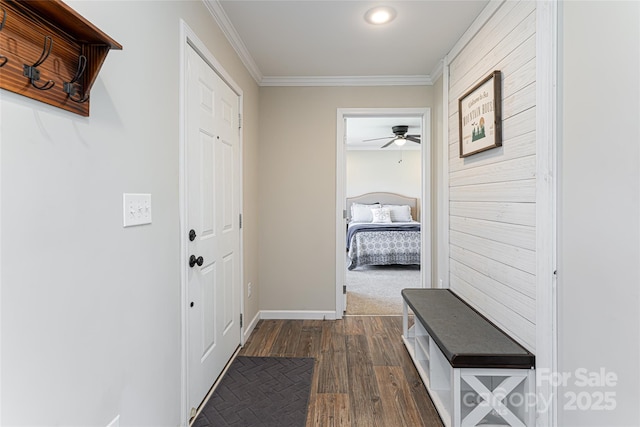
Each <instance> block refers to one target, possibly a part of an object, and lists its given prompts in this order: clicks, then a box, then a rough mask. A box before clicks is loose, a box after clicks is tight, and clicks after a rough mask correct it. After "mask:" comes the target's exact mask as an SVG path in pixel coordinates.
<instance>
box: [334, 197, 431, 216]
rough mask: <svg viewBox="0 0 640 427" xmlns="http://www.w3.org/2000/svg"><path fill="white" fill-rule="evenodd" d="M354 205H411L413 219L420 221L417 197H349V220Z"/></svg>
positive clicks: (347, 207)
mask: <svg viewBox="0 0 640 427" xmlns="http://www.w3.org/2000/svg"><path fill="white" fill-rule="evenodd" d="M353 203H362V204H367V205H368V204H373V203H382V204H383V205H409V206H410V207H411V217H413V219H414V220H416V221H420V210H419V207H420V204H419V203H418V199H417V198H415V197H407V196H403V195H402V194H395V193H384V192H381V193H366V194H362V195H360V196H355V197H347V206H346V209H347V218H350V217H351V205H352V204H353Z"/></svg>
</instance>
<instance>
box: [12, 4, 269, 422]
mask: <svg viewBox="0 0 640 427" xmlns="http://www.w3.org/2000/svg"><path fill="white" fill-rule="evenodd" d="M68 3H69V5H70V6H71V7H74V8H75V9H76V10H77V11H78V12H79V13H81V14H82V15H84V16H85V17H86V18H87V19H88V20H90V21H92V22H93V23H94V24H96V25H97V26H98V27H99V28H101V29H102V30H103V31H105V32H106V33H107V34H109V35H110V36H112V37H113V38H114V39H115V40H117V41H118V42H120V43H121V44H122V45H123V46H124V49H123V50H122V51H112V52H111V53H110V54H109V56H108V57H107V59H106V62H105V64H104V67H103V68H102V71H101V73H100V75H99V77H98V79H97V82H96V84H95V86H94V88H93V90H92V92H91V116H90V117H89V118H83V117H80V116H77V115H74V114H71V113H68V112H65V111H62V110H59V109H56V108H53V107H50V106H47V105H44V104H41V103H38V102H36V101H33V100H30V99H27V98H24V97H21V96H18V95H15V94H13V93H9V92H6V91H0V97H1V99H0V106H1V108H2V110H1V115H2V117H1V119H2V128H1V130H0V136H1V138H2V139H1V142H2V147H1V148H2V158H1V185H2V187H1V192H0V195H1V221H2V222H1V227H0V231H1V237H0V244H1V255H2V259H1V266H2V271H1V286H2V288H1V289H2V299H1V307H0V310H1V313H0V315H1V320H0V324H1V339H2V348H1V364H0V370H1V373H0V387H1V390H2V394H1V397H0V399H1V401H0V407H1V408H2V413H1V418H0V424H2V425H3V426H18V425H24V426H51V425H65V426H106V425H107V424H108V423H109V422H110V421H111V420H112V419H114V417H116V415H120V426H123V427H124V426H144V425H148V426H177V425H179V424H180V421H181V420H180V411H181V407H180V406H181V403H180V389H181V383H180V369H181V359H180V357H181V356H180V351H181V316H180V313H181V306H180V268H181V267H180V265H179V242H180V240H179V236H180V232H181V230H180V229H179V211H178V165H179V164H178V140H179V135H178V123H179V121H178V120H179V109H178V89H179V45H180V37H179V28H180V26H179V22H180V21H179V20H180V18H184V19H185V20H186V21H187V23H188V24H189V26H191V28H192V29H193V30H194V31H195V32H196V33H197V34H198V35H199V37H200V38H201V39H202V40H203V41H204V42H205V44H206V45H207V46H208V48H209V49H210V50H211V51H212V52H213V54H214V55H215V56H216V58H217V60H218V61H219V62H221V63H222V64H223V66H224V67H225V69H226V70H227V72H229V73H230V74H231V75H232V76H233V78H234V80H235V81H236V82H237V83H238V84H239V85H240V86H242V89H243V91H244V95H245V100H244V102H245V104H244V105H245V113H246V114H245V120H244V122H245V131H244V132H245V137H244V144H245V145H244V150H245V155H246V157H245V160H244V162H245V163H244V165H245V171H244V173H245V180H244V183H245V186H246V187H245V208H247V206H248V207H253V208H255V202H254V200H255V197H256V196H255V186H256V182H257V180H256V171H255V169H254V170H251V168H252V167H253V168H255V158H256V154H255V151H256V150H255V146H256V143H257V142H256V140H257V137H256V135H257V104H258V99H257V95H258V89H257V85H256V84H255V82H254V81H253V80H252V79H251V77H250V76H249V74H248V73H247V72H246V70H245V69H244V67H243V66H242V63H241V62H240V60H239V59H238V58H237V56H236V55H235V53H234V51H233V49H232V48H231V47H230V45H229V44H228V43H227V41H226V39H225V38H224V35H223V34H222V32H221V31H220V30H219V29H218V28H217V26H216V25H215V23H214V21H213V19H212V18H211V16H210V15H209V13H208V11H207V10H206V9H205V7H204V5H203V3H201V2H196V1H188V2H185V1H162V2H148V1H139V2H138V1H127V2H109V1H106V2H103V1H90V2H89V1H70V2H68ZM124 192H143V193H147V192H148V193H151V194H152V206H153V224H151V225H146V226H141V227H133V228H127V229H124V228H123V227H122V193H124ZM246 216H247V217H248V218H247V221H245V224H246V227H245V236H244V238H245V250H246V254H247V257H246V258H245V276H246V277H248V280H255V279H256V272H257V260H256V258H255V255H254V254H255V248H257V242H256V240H255V239H256V237H255V236H256V234H255V233H256V232H255V221H256V219H255V214H254V213H253V212H250V213H248V214H247V215H246ZM245 307H249V308H248V310H251V307H252V305H251V303H247V304H246V305H245ZM256 311H257V304H256V307H255V308H254V311H253V313H248V314H247V317H248V318H251V317H252V316H253V315H255V312H256Z"/></svg>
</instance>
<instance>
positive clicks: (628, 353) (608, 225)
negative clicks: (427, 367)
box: [558, 1, 640, 427]
mask: <svg viewBox="0 0 640 427" xmlns="http://www.w3.org/2000/svg"><path fill="white" fill-rule="evenodd" d="M560 25H561V28H563V31H562V32H561V34H562V40H561V44H560V46H559V48H560V70H561V71H560V73H561V75H560V76H559V83H560V85H561V88H562V92H561V94H560V102H561V106H560V110H559V113H560V122H561V123H562V125H561V129H560V142H559V149H558V155H559V156H558V157H559V165H560V183H561V185H560V188H559V197H558V200H559V221H558V233H559V248H558V255H559V259H558V261H559V265H558V335H559V337H558V338H559V344H558V371H559V372H561V373H563V375H567V374H568V375H570V376H569V377H568V380H567V381H566V384H564V386H561V387H560V388H559V390H558V396H559V403H558V408H559V414H558V425H560V426H581V427H586V426H605V425H606V426H612V427H613V426H638V425H640V408H639V407H638V402H639V401H640V125H639V124H638V118H639V117H640V77H639V76H640V3H638V2H605V1H594V2H588V1H580V2H563V3H562V4H561V16H560ZM594 28H598V31H593V29H594ZM603 57H606V58H607V64H606V66H604V67H603V66H602V64H601V63H600V62H599V61H594V58H603ZM594 82H597V83H598V84H593V83H594ZM580 369H582V370H583V371H578V370H580ZM580 372H582V373H583V374H584V373H589V374H590V375H594V376H595V379H599V378H601V379H603V378H604V376H605V375H606V376H609V377H611V375H615V376H616V377H617V380H616V381H615V382H609V384H600V385H598V384H595V385H594V384H593V383H592V385H585V384H582V383H581V382H580V381H579V378H578V377H577V376H576V374H577V373H578V374H579V373H580ZM602 372H604V374H603V373H602ZM605 393H606V395H605ZM602 396H607V397H606V400H604V401H603V400H602ZM575 397H578V398H579V399H578V401H577V402H578V403H577V404H576V402H575V401H573V403H572V398H575ZM598 402H600V403H602V408H601V409H600V410H597V407H596V406H595V405H597V404H598ZM592 405H594V406H592ZM613 405H615V408H613V407H612V406H613Z"/></svg>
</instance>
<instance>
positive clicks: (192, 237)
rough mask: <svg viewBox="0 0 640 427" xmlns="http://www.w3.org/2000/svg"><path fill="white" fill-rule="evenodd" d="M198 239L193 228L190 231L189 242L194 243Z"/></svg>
mask: <svg viewBox="0 0 640 427" xmlns="http://www.w3.org/2000/svg"><path fill="white" fill-rule="evenodd" d="M195 239H196V230H194V229H193V228H192V229H191V230H189V241H190V242H193V241H194V240H195Z"/></svg>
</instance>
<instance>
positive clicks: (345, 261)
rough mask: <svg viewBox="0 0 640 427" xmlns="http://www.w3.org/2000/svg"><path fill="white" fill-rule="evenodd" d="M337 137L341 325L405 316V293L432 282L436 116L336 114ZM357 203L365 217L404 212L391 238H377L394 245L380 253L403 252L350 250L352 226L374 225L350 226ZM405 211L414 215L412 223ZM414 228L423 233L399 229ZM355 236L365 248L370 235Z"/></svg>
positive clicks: (388, 232)
mask: <svg viewBox="0 0 640 427" xmlns="http://www.w3.org/2000/svg"><path fill="white" fill-rule="evenodd" d="M337 129H338V130H337V168H336V170H337V177H336V178H337V179H336V182H337V191H336V193H337V200H336V206H337V212H336V213H337V215H336V242H337V244H336V317H337V318H341V317H342V315H343V314H348V315H351V314H355V315H358V314H362V315H367V314H374V315H376V314H377V315H399V314H401V310H402V305H401V297H400V290H401V289H403V288H405V287H423V286H425V283H428V282H427V278H430V276H431V250H430V246H431V245H430V243H429V242H430V241H431V239H430V228H431V221H430V211H431V208H430V206H431V202H430V200H431V197H430V191H429V190H430V168H429V165H430V149H429V147H430V134H431V131H430V109H428V108H368V109H338V117H337ZM397 139H403V140H402V141H396V140H397ZM383 147H384V148H383ZM359 196H363V197H364V198H363V199H360V198H358V197H359ZM374 199H375V200H374ZM378 199H379V200H378ZM354 203H356V204H358V207H364V208H365V209H364V211H363V212H364V213H365V214H367V213H370V212H369V211H370V210H371V209H368V208H369V207H372V208H374V209H376V208H384V209H382V212H385V211H387V210H388V209H396V210H397V209H401V211H396V212H392V215H393V216H394V219H393V224H380V225H381V226H382V227H383V228H384V229H385V231H384V232H382V233H377V232H376V234H381V235H385V239H391V240H393V241H391V240H385V241H381V242H382V245H387V244H392V245H396V247H398V248H399V247H401V246H402V249H399V250H395V251H394V252H393V253H389V254H387V253H380V254H378V253H376V254H373V253H366V252H365V251H364V250H363V248H366V247H367V241H366V240H364V241H363V242H361V243H363V245H361V246H359V248H360V249H358V246H357V245H355V246H354V248H353V249H352V248H349V250H347V248H346V246H349V244H350V243H351V242H354V243H355V241H356V240H355V239H352V238H351V237H352V236H347V231H348V224H349V222H351V224H352V227H351V228H365V227H370V226H369V225H366V226H365V225H364V224H360V225H359V226H358V227H353V224H354V223H356V222H360V221H365V222H369V219H368V218H352V209H351V206H352V204H354ZM378 203H380V204H384V205H385V206H381V205H379V204H378ZM369 204H371V206H369ZM412 204H413V205H412ZM408 205H412V206H411V207H410V208H409V207H407V206H408ZM402 209H407V210H408V209H411V211H410V212H411V218H409V217H405V215H404V213H403V212H405V211H404V210H402ZM356 215H357V212H356ZM354 220H355V221H354ZM409 220H413V221H414V222H417V224H418V227H419V228H417V230H419V231H415V232H410V231H408V229H401V228H400V226H402V227H404V226H407V227H413V228H414V229H415V224H413V225H411V224H404V222H406V221H409ZM373 225H375V226H378V225H379V224H373ZM392 230H394V231H392ZM353 231H355V232H356V233H360V235H359V237H358V239H357V240H358V241H362V238H363V237H364V235H365V233H364V231H365V230H351V232H353ZM396 231H397V232H396ZM369 235H370V236H371V238H372V239H378V237H373V236H374V234H373V233H369ZM373 242H374V241H373V240H372V241H370V242H369V247H371V244H372V243H373ZM345 243H346V244H347V245H346V246H345ZM358 250H359V251H360V252H358ZM369 264H373V265H369ZM376 264H390V265H376ZM349 266H350V267H351V268H350V269H349V268H348V267H349Z"/></svg>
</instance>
